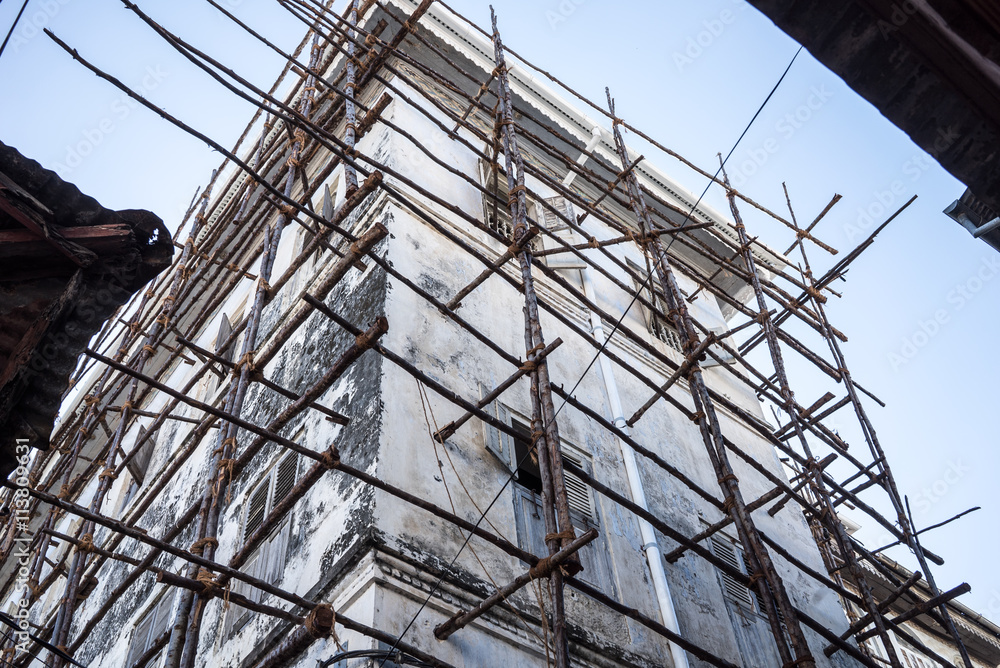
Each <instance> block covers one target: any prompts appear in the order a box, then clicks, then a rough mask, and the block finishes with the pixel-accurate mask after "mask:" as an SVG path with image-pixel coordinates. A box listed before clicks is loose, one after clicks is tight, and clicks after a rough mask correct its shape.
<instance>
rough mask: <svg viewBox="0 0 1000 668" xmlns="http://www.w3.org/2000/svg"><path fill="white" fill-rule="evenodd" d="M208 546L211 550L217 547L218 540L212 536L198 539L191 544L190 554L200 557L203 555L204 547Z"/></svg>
mask: <svg viewBox="0 0 1000 668" xmlns="http://www.w3.org/2000/svg"><path fill="white" fill-rule="evenodd" d="M208 545H211V546H212V547H213V548H215V547H219V539H218V538H215V537H214V536H205V537H204V538H199V539H198V540H196V541H195V542H193V543H191V548H190V552H191V554H196V555H198V556H199V557H200V556H202V555H203V554H205V547H206V546H208Z"/></svg>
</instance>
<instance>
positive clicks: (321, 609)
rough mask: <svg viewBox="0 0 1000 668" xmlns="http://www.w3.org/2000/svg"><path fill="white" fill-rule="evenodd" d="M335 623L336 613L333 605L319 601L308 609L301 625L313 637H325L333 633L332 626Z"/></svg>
mask: <svg viewBox="0 0 1000 668" xmlns="http://www.w3.org/2000/svg"><path fill="white" fill-rule="evenodd" d="M336 623H337V613H336V612H334V610H333V606H332V605H329V604H328V603H320V604H319V605H317V606H316V607H315V608H313V609H312V610H310V611H309V614H308V615H306V618H305V619H304V620H303V621H302V626H304V627H305V629H306V631H308V632H309V635H311V636H312V637H313V638H316V639H319V638H326V637H328V636H330V635H331V634H333V627H334V625H335V624H336Z"/></svg>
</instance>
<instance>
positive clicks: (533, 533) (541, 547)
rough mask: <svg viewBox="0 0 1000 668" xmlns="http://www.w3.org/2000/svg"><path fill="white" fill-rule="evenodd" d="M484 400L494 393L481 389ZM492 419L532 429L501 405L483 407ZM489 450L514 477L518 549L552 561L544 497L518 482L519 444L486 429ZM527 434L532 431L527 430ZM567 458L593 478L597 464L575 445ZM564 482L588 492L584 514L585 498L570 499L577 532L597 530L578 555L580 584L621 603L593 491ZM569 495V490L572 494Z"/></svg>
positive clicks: (567, 447)
mask: <svg viewBox="0 0 1000 668" xmlns="http://www.w3.org/2000/svg"><path fill="white" fill-rule="evenodd" d="M480 388H481V396H486V394H487V393H488V392H489V390H488V389H487V388H486V387H485V386H483V385H481V386H480ZM483 410H484V411H486V412H487V413H488V414H490V415H491V416H493V417H494V418H497V419H498V420H500V421H501V422H503V423H504V424H506V425H507V426H508V427H511V428H514V429H516V428H517V427H516V426H515V423H520V425H522V426H525V427H526V426H527V425H529V424H530V422H531V421H530V420H529V419H527V418H525V417H524V416H522V415H520V414H519V413H516V412H515V411H513V410H511V409H510V408H509V407H508V406H506V405H504V404H503V403H501V402H499V401H493V402H491V403H490V404H488V405H486V406H484V407H483ZM484 429H485V432H486V433H485V437H486V447H487V450H489V451H490V452H491V453H492V454H493V455H494V456H495V457H496V458H497V459H498V460H499V461H500V463H501V464H503V466H504V470H505V471H506V472H507V473H509V474H514V479H513V480H512V481H511V485H510V487H511V493H512V497H513V498H512V506H513V511H514V520H515V527H516V531H517V544H518V547H520V548H521V549H523V550H527V551H528V552H531V553H532V554H535V555H536V556H547V554H548V550H547V548H546V547H545V544H544V536H545V524H544V520H543V518H542V516H541V513H540V510H541V508H542V499H541V495H540V494H539V493H537V492H535V491H534V490H532V489H530V488H529V487H527V486H526V485H525V484H523V483H522V482H521V481H519V480H518V478H517V471H515V469H516V468H517V461H516V460H515V457H516V444H515V441H514V438H513V437H512V436H510V435H509V434H507V433H505V432H502V431H500V430H499V429H497V428H496V427H494V426H492V425H490V424H488V423H484ZM524 431H527V430H526V429H525V430H524ZM560 440H561V441H562V442H561V451H562V454H563V458H564V459H567V460H569V461H571V462H572V463H574V464H576V465H577V466H578V467H579V468H581V469H583V470H584V471H586V472H587V473H588V474H590V475H593V463H592V457H591V455H590V454H588V453H587V452H585V451H584V450H583V449H581V448H579V447H577V446H576V445H574V444H573V443H571V442H569V441H567V440H565V439H560ZM565 478H566V482H567V485H568V486H572V485H574V484H575V485H578V486H579V488H580V489H582V490H585V493H586V496H585V500H586V503H587V506H588V507H587V508H586V509H584V508H581V503H580V494H579V493H577V494H575V495H574V498H575V499H576V502H575V503H573V501H574V498H571V499H570V500H571V505H570V519H571V520H572V521H573V528H574V529H575V530H576V531H577V533H578V534H579V533H583V532H585V531H588V530H589V529H592V528H593V529H597V538H595V539H594V540H593V541H591V542H590V543H589V544H588V545H585V546H583V547H582V548H581V549H580V550H579V552H578V554H579V555H580V558H581V560H582V561H583V564H584V570H583V571H581V572H580V573H578V574H577V575H575V576H574V577H576V578H577V579H579V580H581V581H582V582H586V583H587V584H590V585H591V586H593V587H595V588H597V589H599V590H601V591H603V592H604V593H606V594H608V595H609V596H611V597H612V598H617V596H618V592H617V585H616V582H615V578H614V564H613V560H612V559H611V552H610V549H609V546H608V543H607V536H606V535H605V532H604V531H602V530H601V527H602V522H601V519H600V511H599V506H598V503H597V497H596V495H595V493H594V490H593V489H591V488H590V487H589V486H588V485H587V484H586V483H585V482H584V481H583V480H581V479H580V478H578V477H576V476H574V475H573V474H572V473H570V472H568V471H566V472H565ZM567 491H569V490H567Z"/></svg>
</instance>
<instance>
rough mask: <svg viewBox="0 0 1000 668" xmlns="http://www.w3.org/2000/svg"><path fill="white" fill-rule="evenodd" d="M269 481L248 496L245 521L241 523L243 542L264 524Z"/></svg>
mask: <svg viewBox="0 0 1000 668" xmlns="http://www.w3.org/2000/svg"><path fill="white" fill-rule="evenodd" d="M269 483H270V479H267V480H265V481H264V482H263V483H261V484H260V485H258V486H257V489H255V490H254V492H253V494H251V495H250V502H249V505H248V506H247V516H246V521H245V522H244V523H243V541H242V542H244V543H245V542H246V540H247V538H249V537H250V536H252V535H253V534H254V533H255V532H256V531H257V529H259V528H260V526H261V525H262V524H263V523H264V517H265V516H266V514H267V497H268V492H269V491H270V484H269Z"/></svg>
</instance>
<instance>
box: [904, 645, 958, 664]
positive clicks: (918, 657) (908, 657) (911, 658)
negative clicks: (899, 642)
mask: <svg viewBox="0 0 1000 668" xmlns="http://www.w3.org/2000/svg"><path fill="white" fill-rule="evenodd" d="M899 656H900V658H901V659H902V660H903V665H904V666H906V668H936V667H937V665H938V664H937V662H936V661H931V660H930V659H928V658H926V657H924V656H923V655H922V654H920V653H919V652H917V651H915V650H912V649H910V648H908V647H902V646H901V647H900V648H899ZM955 665H956V666H959V665H962V664H961V663H960V662H956V663H955Z"/></svg>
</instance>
